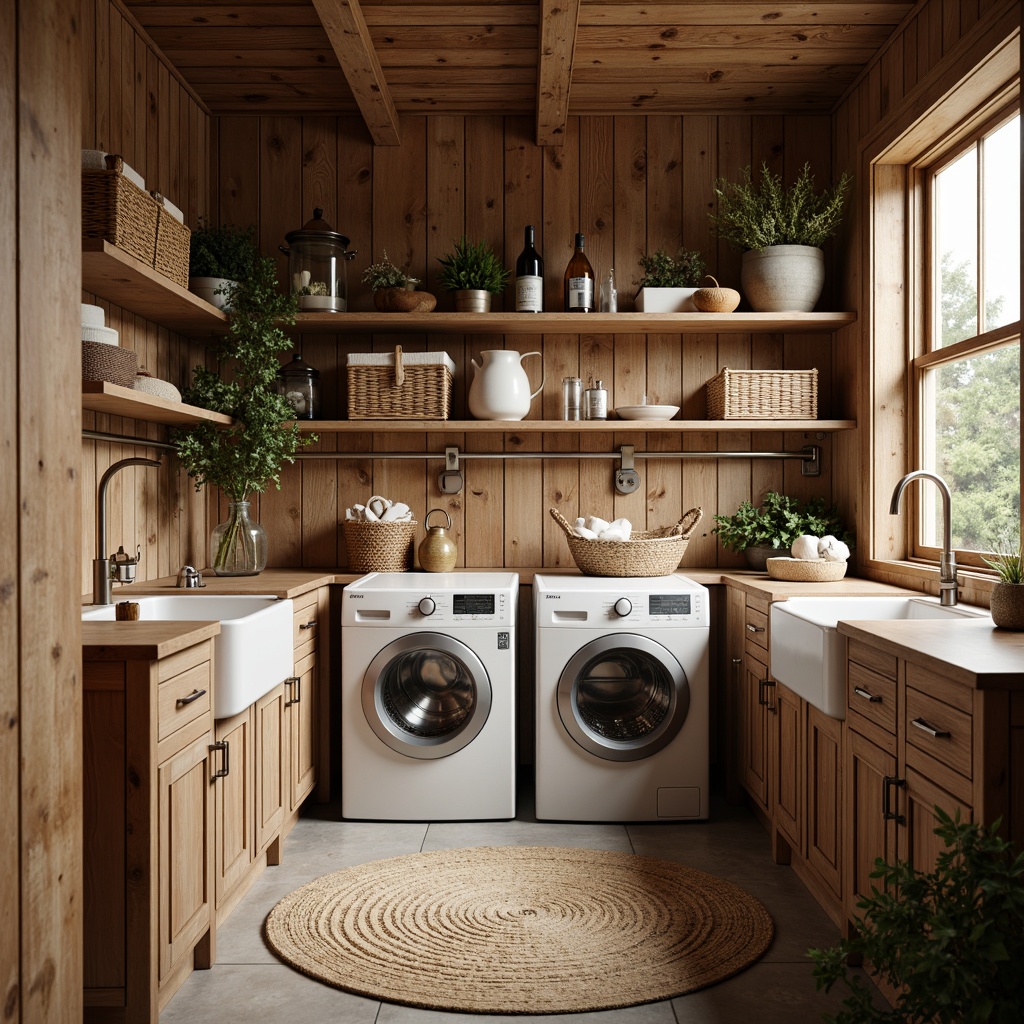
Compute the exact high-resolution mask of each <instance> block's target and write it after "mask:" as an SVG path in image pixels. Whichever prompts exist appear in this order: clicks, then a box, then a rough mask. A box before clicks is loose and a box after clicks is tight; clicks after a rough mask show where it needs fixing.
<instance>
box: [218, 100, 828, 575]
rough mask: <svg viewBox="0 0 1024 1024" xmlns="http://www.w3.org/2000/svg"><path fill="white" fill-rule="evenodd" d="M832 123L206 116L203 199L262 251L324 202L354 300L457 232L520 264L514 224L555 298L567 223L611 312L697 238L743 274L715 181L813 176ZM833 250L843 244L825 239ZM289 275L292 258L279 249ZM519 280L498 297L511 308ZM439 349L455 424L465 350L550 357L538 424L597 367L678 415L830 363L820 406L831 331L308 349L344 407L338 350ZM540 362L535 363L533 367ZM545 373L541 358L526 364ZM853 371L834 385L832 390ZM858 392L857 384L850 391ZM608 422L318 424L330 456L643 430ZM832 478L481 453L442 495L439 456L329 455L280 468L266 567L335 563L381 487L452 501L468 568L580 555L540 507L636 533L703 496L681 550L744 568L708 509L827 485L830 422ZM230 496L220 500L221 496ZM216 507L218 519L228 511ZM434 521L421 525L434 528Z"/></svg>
mask: <svg viewBox="0 0 1024 1024" xmlns="http://www.w3.org/2000/svg"><path fill="white" fill-rule="evenodd" d="M829 127H830V124H829V119H828V118H827V117H813V116H799V117H786V118H783V117H739V116H732V117H719V118H715V117H703V116H694V117H671V116H651V117H640V116H636V117H616V118H611V117H587V118H571V119H570V120H569V123H568V126H567V133H566V135H567V138H566V142H565V144H564V145H563V146H561V147H557V148H549V149H540V148H538V147H536V146H535V145H534V144H533V142H532V136H533V133H534V126H533V123H532V120H531V119H529V118H519V117H507V118H499V117H468V118H462V117H447V116H435V117H405V118H403V121H402V138H403V144H402V145H401V146H400V147H394V148H392V147H380V148H374V147H373V146H372V145H371V144H370V141H369V138H368V136H367V133H366V131H365V129H364V128H363V126H362V124H361V123H360V122H359V121H358V120H356V119H350V118H334V117H320V116H317V117H265V118H259V119H257V118H251V117H234V118H227V117H225V118H219V119H215V121H214V124H213V133H212V141H211V152H210V156H211V180H212V182H213V186H214V190H215V195H214V196H213V206H212V209H211V213H212V215H213V217H214V218H215V219H217V220H219V221H220V222H222V223H232V224H240V225H246V224H254V225H256V227H257V231H258V237H259V239H260V244H261V248H262V251H263V252H265V253H270V254H277V250H278V246H279V245H280V244H281V243H282V242H283V241H284V237H285V234H286V233H287V232H288V231H290V230H293V229H295V228H297V227H299V226H300V225H301V224H303V223H304V222H305V221H306V220H308V219H309V218H310V217H311V216H312V211H313V208H314V207H317V206H320V207H323V209H324V217H325V218H326V220H327V221H328V222H329V223H330V224H332V225H333V226H334V227H335V228H336V229H337V230H339V231H342V232H343V233H344V234H346V235H347V236H348V237H349V238H350V239H351V245H352V247H353V248H355V249H357V250H358V257H357V259H356V260H355V261H354V262H353V263H352V264H350V266H349V271H348V274H349V277H348V285H349V297H350V305H351V308H353V309H369V308H372V305H371V297H370V295H369V293H368V291H367V289H366V287H365V286H364V285H362V284H361V282H360V277H361V275H362V272H363V270H364V269H365V267H366V266H367V265H368V264H369V263H370V262H371V261H372V260H374V259H378V258H380V256H381V255H382V253H383V251H384V250H385V249H386V250H387V252H388V254H389V256H390V257H391V258H392V260H393V261H394V262H396V263H398V264H399V265H405V264H407V265H408V266H409V267H410V269H411V272H412V273H413V274H414V275H415V276H417V277H419V278H421V279H422V280H423V281H424V285H423V287H426V288H427V289H428V290H431V291H433V292H434V293H435V294H438V296H439V302H438V308H439V309H442V310H443V309H451V308H452V299H451V297H450V296H449V295H446V294H441V293H440V292H439V289H438V286H437V271H438V264H437V257H438V256H440V255H442V254H443V253H444V252H445V251H447V250H448V249H449V248H450V246H451V244H452V241H453V240H454V239H457V238H459V236H461V235H462V234H463V233H464V232H465V233H466V234H467V235H468V236H469V237H470V238H471V239H473V240H477V239H482V240H485V241H487V242H489V243H490V244H491V245H493V246H494V248H495V250H496V251H497V252H498V253H499V254H501V255H502V256H503V258H504V261H505V264H506V266H514V262H515V258H516V255H517V254H518V252H519V250H520V248H521V247H522V238H523V226H524V225H525V224H528V223H530V224H534V225H535V226H536V228H537V235H538V247H539V248H540V250H541V253H542V255H543V257H544V260H545V281H546V286H545V292H546V294H545V305H546V308H547V309H553V310H559V309H561V301H562V299H561V291H562V274H563V271H564V269H565V264H566V262H567V261H568V258H569V256H570V255H571V252H572V243H573V236H574V233H575V232H576V231H578V230H581V231H583V232H584V233H585V234H586V238H587V252H588V255H589V258H590V260H591V263H592V264H593V265H594V268H595V271H596V272H597V274H598V276H601V275H602V274H603V273H604V272H605V271H607V269H608V267H609V266H614V268H615V272H616V278H617V281H618V286H619V299H620V307H619V308H620V309H622V310H628V309H631V308H632V298H633V294H634V292H635V290H636V285H637V283H638V281H639V278H640V276H641V274H642V270H641V268H640V266H639V258H640V256H641V255H642V254H643V253H645V252H647V251H653V250H654V249H656V248H666V249H668V250H669V251H670V252H675V250H676V249H678V248H679V246H680V245H685V246H687V247H688V248H696V249H700V250H702V251H703V252H704V254H705V256H706V257H707V259H708V264H709V267H710V269H711V270H712V271H713V272H714V273H716V275H717V276H718V277H719V278H720V279H721V280H722V281H723V283H733V284H735V283H737V282H738V279H739V254H738V253H735V252H732V251H730V250H729V249H727V248H726V247H725V246H724V245H720V244H718V243H717V241H716V240H715V239H713V238H712V236H711V233H710V229H709V223H708V218H707V214H708V211H709V209H711V207H712V201H713V192H712V184H713V182H714V180H715V178H716V177H718V176H720V175H727V176H733V175H735V174H736V173H737V172H738V171H739V169H740V168H743V167H746V166H748V165H753V166H754V167H758V166H759V165H760V163H761V161H762V160H764V161H767V162H768V164H769V166H770V167H771V168H772V169H773V170H775V171H780V172H782V173H783V174H784V176H786V177H787V178H789V177H791V176H792V175H795V173H796V172H797V171H798V170H799V168H800V167H801V166H802V165H803V163H804V162H805V161H810V162H811V165H812V167H813V168H814V170H815V172H816V174H817V175H818V180H819V181H820V182H823V181H828V180H830V179H831V177H832V174H833V163H832V160H831V155H830V144H829ZM830 258H831V255H830ZM278 260H279V270H280V278H281V280H282V281H284V280H285V279H286V274H287V260H286V258H285V257H284V256H281V255H278ZM509 301H510V299H509V292H506V295H505V296H504V297H503V298H499V299H498V301H497V303H496V308H498V309H500V308H502V307H503V303H504V304H505V305H504V308H510V307H509V305H507V304H508V303H509ZM820 308H824V309H829V308H836V307H835V305H834V304H833V303H832V300H831V299H830V297H829V296H828V295H826V297H825V298H824V299H823V300H822V303H821V307H820ZM396 342H399V343H401V344H402V345H403V346H404V347H405V348H406V349H413V350H422V349H429V350H444V351H447V352H448V353H449V354H450V355H451V356H452V357H453V359H454V360H455V363H456V395H455V402H454V410H453V418H464V417H465V415H466V413H465V409H466V389H467V381H468V380H469V379H470V373H469V372H468V371H469V370H470V365H469V361H470V359H471V358H474V357H476V356H477V355H478V354H479V353H480V352H481V351H483V350H486V349H489V348H502V347H506V348H515V349H517V350H519V351H520V352H526V351H532V350H540V351H542V352H543V362H544V370H545V372H546V384H545V386H544V390H543V394H542V396H540V397H539V398H538V399H537V400H535V402H534V403H533V407H532V409H531V414H530V418H548V419H551V418H555V419H557V418H559V416H560V409H561V378H562V377H563V376H564V375H567V374H572V375H577V374H578V375H579V376H581V377H582V378H583V379H584V380H585V381H586V379H587V378H588V377H590V376H593V377H594V378H595V379H598V378H600V379H603V380H604V381H605V382H606V386H607V387H608V388H609V392H610V394H609V400H610V403H611V404H612V405H615V404H616V403H619V404H635V403H638V402H640V400H641V397H642V395H643V394H645V393H646V394H647V395H648V400H649V401H652V402H663V403H671V404H678V405H681V406H682V409H683V413H682V415H683V416H684V417H685V418H688V419H693V418H701V417H703V416H704V415H705V402H704V394H703V385H704V382H705V381H706V380H707V379H708V378H710V377H712V376H714V375H715V373H717V372H718V370H719V369H720V368H721V367H723V366H729V367H732V368H734V369H742V368H806V367H811V366H816V367H818V369H819V373H820V392H821V396H820V414H821V415H822V416H823V417H824V416H829V415H831V413H832V409H833V407H834V406H835V405H837V404H838V402H837V400H836V399H835V398H834V397H833V372H832V366H833V351H834V347H833V342H832V339H831V337H830V336H828V335H824V336H817V335H815V336H799V335H791V336H781V335H772V336H758V337H751V336H749V335H742V336H725V335H723V336H720V337H719V336H715V335H704V336H697V337H694V336H688V337H686V338H684V339H680V337H679V336H669V337H664V336H650V337H647V336H644V335H617V336H614V337H612V336H604V337H602V336H588V335H586V334H581V335H576V334H571V335H548V336H546V337H541V336H536V337H531V336H526V337H523V336H518V337H514V336H509V337H508V338H503V337H502V336H501V335H498V336H490V337H471V336H467V337H451V336H436V337H423V336H420V337H416V336H413V337H409V336H401V337H385V336H380V335H378V336H376V337H371V336H325V335H306V336H299V337H297V338H296V344H295V349H296V351H300V352H301V353H302V355H303V357H304V358H305V359H306V361H307V362H308V363H310V364H311V365H312V366H314V367H316V368H317V369H319V370H320V372H321V380H322V383H323V391H324V411H323V415H324V416H325V418H341V417H344V415H345V407H346V390H347V384H346V379H345V377H346V374H345V359H346V356H347V354H348V353H349V352H366V351H389V350H391V349H392V348H393V346H394V345H395V343H396ZM531 362H535V361H531ZM527 366H528V368H529V370H530V372H531V374H533V377H532V379H533V380H534V381H535V382H536V381H537V380H538V375H537V370H536V368H535V366H532V365H530V364H527ZM845 386H848V382H844V381H840V387H845ZM843 401H844V402H845V400H843ZM633 437H635V438H636V440H637V446H638V449H640V450H642V449H643V448H644V446H647V447H649V448H650V449H660V450H668V451H672V450H680V449H681V448H687V449H690V448H692V449H696V450H715V449H719V448H720V449H730V450H741V449H748V448H750V447H751V446H753V447H754V448H756V449H765V448H767V449H772V450H775V449H782V448H784V447H785V448H787V449H794V448H796V449H799V448H800V447H801V446H802V445H804V444H807V443H808V442H809V441H818V440H819V439H817V438H815V437H810V438H809V437H805V435H803V434H802V433H793V432H783V431H777V432H770V433H754V434H749V433H741V434H732V433H722V434H718V433H715V432H714V431H713V430H709V431H708V432H707V433H701V434H689V435H683V436H682V437H681V436H680V435H678V434H674V435H665V434H662V435H651V436H650V437H645V436H644V435H639V436H636V435H633ZM631 439H633V438H632V437H627V436H625V435H623V434H621V433H620V432H617V431H609V432H608V433H607V434H600V435H595V434H589V435H586V436H585V437H582V438H581V437H580V436H578V435H574V434H571V433H566V434H563V433H557V434H553V435H547V436H542V435H538V434H525V433H524V434H514V435H508V436H506V437H505V438H504V441H503V440H502V438H501V437H493V436H489V435H488V436H483V437H480V436H476V437H474V436H472V435H462V434H458V433H437V434H428V435H426V436H424V435H422V434H421V435H408V434H405V435H390V436H389V435H387V434H385V433H381V432H377V433H372V432H370V431H369V430H368V432H367V433H366V434H365V435H362V436H357V437H352V436H349V435H345V436H343V437H334V436H327V437H324V438H323V439H322V440H321V441H320V443H319V444H320V447H321V448H322V449H326V450H345V451H367V452H368V453H369V452H371V451H386V450H402V449H403V447H404V450H406V451H422V450H425V449H427V450H431V451H439V450H441V449H442V447H443V445H445V444H446V443H451V444H458V445H459V447H460V448H461V449H463V450H467V451H480V450H501V446H502V444H503V443H504V445H505V450H506V451H511V452H524V451H538V452H540V451H544V450H548V451H566V450H568V451H578V450H595V451H596V450H610V449H613V448H615V447H617V446H618V444H621V443H623V441H626V440H631ZM820 443H821V444H822V445H823V447H824V449H825V453H826V454H825V474H824V475H823V477H822V478H821V479H819V480H809V479H808V478H804V477H802V476H801V474H800V469H799V464H798V463H795V462H787V463H783V462H779V461H773V462H765V461H753V462H752V461H750V460H744V461H736V462H733V461H721V462H718V461H714V460H699V461H681V460H666V461H655V460H650V461H649V463H648V464H646V465H645V464H641V465H640V466H639V468H640V472H641V474H642V480H643V484H642V487H641V489H640V490H639V491H637V492H636V493H635V494H632V495H629V496H624V497H623V496H618V495H616V494H615V493H614V489H613V487H612V483H611V481H612V471H613V466H614V464H613V463H612V462H611V461H608V462H606V461H603V460H586V461H585V460H569V461H555V460H548V461H543V460H540V459H538V460H537V461H533V460H527V461H508V462H505V463H501V462H497V461H494V462H490V461H488V462H483V461H477V462H468V463H467V464H466V465H465V477H466V487H465V490H464V491H463V493H462V494H460V495H456V496H442V495H441V494H440V492H439V491H438V488H437V485H436V476H437V472H438V470H439V468H440V467H439V464H438V463H436V462H434V463H427V464H424V463H423V462H414V461H382V460H373V459H372V458H371V457H367V458H366V459H365V460H345V461H340V460H339V461H336V462H335V461H316V462H305V463H298V464H296V465H295V466H292V467H288V468H286V470H285V472H284V473H283V475H282V490H281V491H280V492H278V491H274V490H271V491H270V492H268V493H267V494H265V495H263V497H262V499H261V501H260V503H259V518H260V520H261V522H263V524H264V525H265V526H266V527H267V530H268V534H269V540H270V551H271V554H270V561H271V564H274V565H289V566H292V565H295V566H298V565H304V566H333V565H338V566H344V565H345V564H346V561H347V554H346V550H345V545H344V541H343V539H342V535H341V531H340V529H339V517H340V516H343V515H344V510H345V508H346V507H348V506H350V505H352V504H353V503H355V502H363V501H365V500H366V498H368V497H369V496H370V495H371V494H375V493H379V494H384V495H386V496H388V497H392V498H396V499H401V500H403V501H406V502H408V503H409V504H410V505H411V506H412V508H413V509H414V510H415V511H416V513H417V515H418V517H419V518H420V519H421V520H422V518H423V516H424V514H425V513H426V512H427V511H428V510H429V509H431V508H435V507H441V508H444V509H446V510H447V511H448V513H449V514H450V515H451V517H452V520H453V524H454V530H455V535H456V539H457V541H458V543H459V551H460V555H459V558H460V562H459V564H460V565H465V566H469V567H479V566H495V567H499V566H500V567H509V568H515V567H523V566H545V567H552V566H559V565H566V564H571V560H570V558H569V554H568V549H567V547H566V545H565V542H564V540H563V538H562V535H561V533H560V532H559V531H558V528H557V526H556V525H555V524H554V523H553V522H552V520H551V519H550V517H549V515H548V509H549V508H550V507H552V506H557V507H559V508H560V509H561V511H562V512H563V513H564V514H565V515H566V516H567V517H569V518H570V519H572V518H574V517H575V516H576V515H578V514H588V513H594V514H600V515H602V516H604V517H607V518H612V517H617V516H627V517H629V518H630V519H631V520H632V521H633V523H634V525H635V526H637V527H638V528H654V527H658V526H663V525H667V524H670V523H673V522H675V521H676V520H677V519H678V518H679V517H680V515H681V514H682V512H683V511H685V510H686V509H687V508H689V507H691V506H693V505H700V506H702V507H703V508H704V510H705V515H706V519H705V521H704V523H703V524H702V528H701V531H700V535H698V536H695V537H694V539H693V540H692V541H691V544H690V547H689V550H688V551H687V554H686V557H685V562H684V564H687V565H705V566H709V565H715V564H734V563H735V561H736V559H735V556H733V555H730V554H728V553H726V552H723V551H721V549H720V547H719V545H718V544H717V541H716V538H715V537H713V536H712V535H711V534H710V529H711V527H712V526H713V525H714V524H713V522H712V521H711V516H712V515H713V514H714V513H715V512H718V511H720V510H721V511H725V512H732V511H734V510H735V508H736V506H737V505H738V503H739V502H740V501H741V500H742V499H744V498H754V499H758V500H759V499H760V497H761V496H763V494H764V493H765V492H766V491H768V490H770V489H785V490H786V491H788V492H790V493H794V494H798V495H801V496H809V495H811V494H822V495H824V496H826V497H827V496H829V495H830V493H831V470H832V460H831V456H830V445H831V438H830V437H825V438H823V439H820ZM221 512H223V507H222V508H221ZM217 514H218V513H217V512H216V510H215V511H214V512H213V513H211V521H214V520H215V518H216V516H217ZM421 532H422V528H421Z"/></svg>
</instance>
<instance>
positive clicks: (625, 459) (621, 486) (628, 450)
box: [614, 444, 640, 494]
mask: <svg viewBox="0 0 1024 1024" xmlns="http://www.w3.org/2000/svg"><path fill="white" fill-rule="evenodd" d="M635 454H636V450H635V448H634V446H633V445H631V444H624V445H623V446H622V447H621V448H620V449H619V468H618V469H617V470H616V471H615V479H614V483H615V490H617V491H618V492H619V494H632V493H633V492H634V491H635V490H636V489H637V488H638V487H639V486H640V474H639V473H638V472H637V471H636V469H635V468H634V464H633V457H634V455H635Z"/></svg>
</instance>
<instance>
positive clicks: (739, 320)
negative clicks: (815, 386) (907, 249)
mask: <svg viewBox="0 0 1024 1024" xmlns="http://www.w3.org/2000/svg"><path fill="white" fill-rule="evenodd" d="M856 320H857V315H856V313H585V314H580V313H300V314H299V315H298V317H297V318H296V324H295V327H294V328H291V330H292V331H294V332H295V333H297V334H314V333H316V334H319V333H327V334H794V333H815V334H822V333H832V332H834V331H838V330H840V329H841V328H843V327H848V326H849V325H850V324H852V323H855V322H856Z"/></svg>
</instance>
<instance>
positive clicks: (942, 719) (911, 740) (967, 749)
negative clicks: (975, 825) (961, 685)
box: [906, 686, 973, 779]
mask: <svg viewBox="0 0 1024 1024" xmlns="http://www.w3.org/2000/svg"><path fill="white" fill-rule="evenodd" d="M906 738H907V762H908V763H910V761H911V759H912V749H911V748H913V749H914V750H920V751H922V752H924V753H925V754H928V755H929V757H932V758H934V759H935V760H936V761H939V762H940V763H941V764H944V765H946V766H947V767H949V768H952V769H953V771H955V772H957V773H958V774H959V775H962V776H964V778H968V779H969V778H970V777H971V774H972V769H971V765H972V740H973V737H972V717H971V715H970V714H968V713H967V712H964V711H961V710H960V709H959V708H955V707H953V706H952V705H950V704H944V703H943V702H942V701H941V700H936V699H935V697H933V696H931V695H930V694H927V693H922V692H921V691H920V690H915V689H914V688H913V687H910V686H908V687H907V710H906Z"/></svg>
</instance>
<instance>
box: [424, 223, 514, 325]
mask: <svg viewBox="0 0 1024 1024" xmlns="http://www.w3.org/2000/svg"><path fill="white" fill-rule="evenodd" d="M437 262H438V263H440V264H441V273H440V276H439V280H440V282H441V285H442V286H443V287H444V288H447V289H448V291H452V292H455V293H456V296H455V308H456V309H460V308H464V305H465V304H464V303H462V302H461V300H460V296H459V295H458V293H459V292H467V291H471V292H486V293H487V294H486V296H481V297H479V298H480V301H479V302H478V303H475V302H472V300H469V304H470V305H471V307H472V309H473V310H475V311H478V312H480V311H482V312H486V311H487V310H489V309H490V301H491V300H490V297H491V295H492V294H495V295H497V294H500V293H501V292H502V291H503V290H504V288H505V285H506V284H507V283H508V278H509V272H508V271H507V270H506V269H505V268H504V266H503V265H502V262H501V260H499V259H498V257H497V255H495V252H494V250H493V249H492V248H491V247H490V246H489V245H488V244H487V243H486V242H470V241H468V240H467V239H466V236H465V235H463V236H462V238H461V239H460V240H459V241H458V242H455V243H454V245H453V248H452V250H451V252H448V253H445V255H444V256H439V257H438V258H437ZM481 307H482V308H481Z"/></svg>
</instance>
